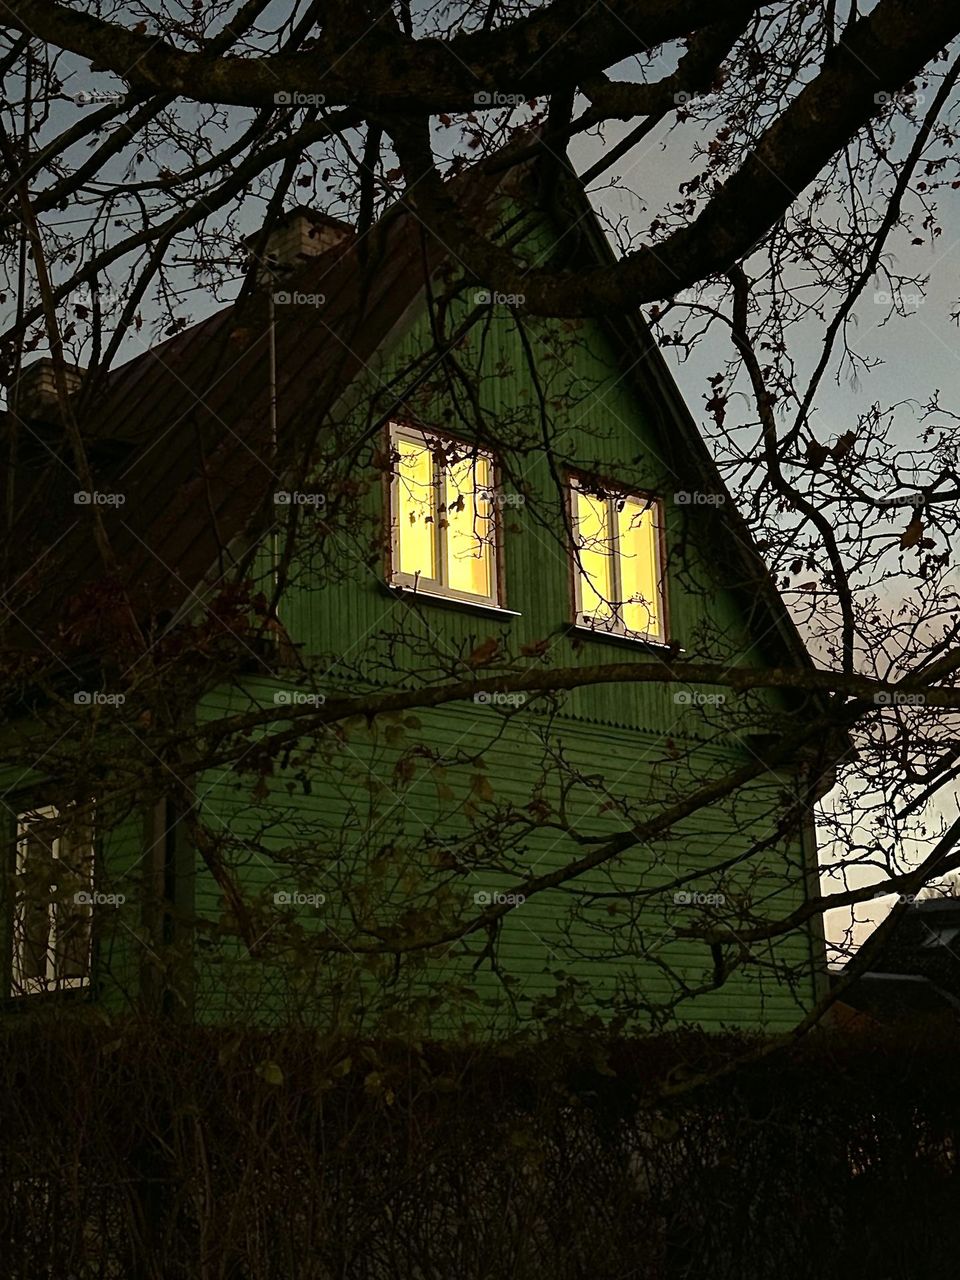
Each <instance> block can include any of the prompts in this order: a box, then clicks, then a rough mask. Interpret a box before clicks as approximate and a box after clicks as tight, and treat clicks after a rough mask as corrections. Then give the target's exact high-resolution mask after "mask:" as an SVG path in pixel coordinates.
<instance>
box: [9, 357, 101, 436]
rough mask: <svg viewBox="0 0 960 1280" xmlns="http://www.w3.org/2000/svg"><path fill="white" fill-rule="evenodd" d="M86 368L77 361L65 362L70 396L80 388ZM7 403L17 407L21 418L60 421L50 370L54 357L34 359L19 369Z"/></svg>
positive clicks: (55, 391)
mask: <svg viewBox="0 0 960 1280" xmlns="http://www.w3.org/2000/svg"><path fill="white" fill-rule="evenodd" d="M86 372H87V371H86V369H83V368H81V367H80V365H77V364H68V365H65V366H64V373H65V375H66V380H67V390H68V392H69V394H70V395H71V397H72V396H74V395H76V393H77V392H78V391H79V390H80V387H81V384H82V383H83V378H84V374H85V373H86ZM8 403H9V405H10V408H11V409H16V411H17V415H18V416H19V417H20V418H22V419H23V421H24V422H36V423H45V424H47V425H49V426H58V425H60V424H61V413H60V402H59V400H58V399H57V380H56V377H55V376H54V372H53V361H52V360H51V359H50V357H49V356H43V357H42V359H40V360H34V361H33V363H32V364H28V365H27V366H26V368H24V369H21V370H20V376H19V377H18V378H17V380H16V382H14V383H13V384H12V385H11V387H10V392H9V397H8Z"/></svg>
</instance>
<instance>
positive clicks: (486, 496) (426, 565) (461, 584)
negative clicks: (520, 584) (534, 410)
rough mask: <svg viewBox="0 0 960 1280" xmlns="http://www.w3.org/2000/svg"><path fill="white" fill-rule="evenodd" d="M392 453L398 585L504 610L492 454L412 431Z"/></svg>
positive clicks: (400, 432) (396, 438) (398, 433)
mask: <svg viewBox="0 0 960 1280" xmlns="http://www.w3.org/2000/svg"><path fill="white" fill-rule="evenodd" d="M391 445H392V450H393V479H392V485H391V523H392V533H393V572H392V580H393V583H394V584H395V585H397V586H407V587H413V588H415V589H417V590H422V591H424V592H428V593H432V594H436V595H444V596H450V597H452V598H453V599H458V600H473V601H479V602H482V603H487V604H496V603H497V601H498V587H497V562H496V520H495V517H494V510H493V502H492V493H491V489H492V486H493V483H494V475H493V459H492V458H491V456H490V454H488V453H484V452H482V451H481V450H477V449H474V448H473V447H472V446H470V445H466V444H463V443H461V442H460V441H455V440H452V439H450V438H449V437H445V436H438V435H436V434H433V433H431V432H429V431H419V430H416V429H414V428H410V427H399V426H394V428H393V430H392V432H391Z"/></svg>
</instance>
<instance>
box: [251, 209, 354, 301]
mask: <svg viewBox="0 0 960 1280" xmlns="http://www.w3.org/2000/svg"><path fill="white" fill-rule="evenodd" d="M260 234H261V233H260V232H259V231H257V232H254V234H253V235H251V236H247V237H246V238H245V239H244V242H243V243H244V246H245V248H246V251H247V257H248V259H249V260H250V261H251V262H252V260H253V253H254V248H255V246H256V244H257V241H258V240H259V239H260ZM352 235H353V227H351V226H350V225H349V224H348V223H346V222H340V221H339V220H338V219H337V218H331V217H330V215H329V214H326V213H319V212H318V211H317V210H316V209H308V208H305V207H304V206H302V205H298V206H297V207H296V208H295V209H288V210H287V211H286V213H283V214H281V216H280V217H279V218H277V220H276V221H275V222H274V224H273V226H272V228H271V230H270V234H269V235H268V236H267V240H266V244H265V245H264V246H263V248H262V250H261V256H260V262H259V263H258V265H257V275H256V281H257V284H258V285H260V286H264V285H269V284H275V283H278V282H279V281H282V280H284V279H286V278H287V276H289V275H292V274H293V272H294V271H296V270H297V269H298V268H299V267H302V266H303V264H304V263H305V262H306V260H307V259H308V258H315V257H317V256H318V255H319V254H321V253H326V252H327V250H328V249H332V248H333V247H334V245H337V244H341V243H343V241H345V240H347V239H348V238H349V237H351V236H352Z"/></svg>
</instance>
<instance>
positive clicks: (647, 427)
mask: <svg viewBox="0 0 960 1280" xmlns="http://www.w3.org/2000/svg"><path fill="white" fill-rule="evenodd" d="M456 190H457V191H458V193H459V198H460V199H462V201H463V203H464V206H465V207H468V208H470V209H471V210H472V213H473V216H475V217H478V218H480V219H483V220H485V222H486V224H487V226H488V228H489V230H490V231H491V233H492V234H496V235H498V236H500V237H501V238H502V240H503V241H504V242H505V243H506V242H509V243H510V244H511V245H512V246H513V247H514V251H515V252H517V253H518V254H521V255H525V256H526V258H527V260H528V261H529V262H530V263H531V264H533V263H537V262H542V261H546V260H549V261H553V262H555V263H559V264H560V265H563V266H567V267H569V268H570V269H575V268H576V267H577V265H578V264H580V263H583V262H597V261H600V262H602V261H605V260H607V258H608V256H609V250H608V248H607V245H606V241H605V239H604V237H603V235H602V233H601V232H600V230H599V228H598V226H597V224H596V222H595V219H594V216H593V214H592V213H591V212H590V210H589V208H588V206H587V205H586V202H585V201H584V200H583V197H582V196H580V195H578V194H577V193H576V192H573V193H571V192H565V194H564V198H563V201H562V204H559V205H558V202H557V196H556V191H555V190H554V189H551V193H545V192H544V191H543V190H541V189H540V188H539V187H538V185H537V179H536V173H535V172H529V171H528V172H526V173H525V174H524V176H523V178H522V179H521V180H517V179H516V178H514V179H513V180H511V182H510V183H508V184H505V185H503V186H501V187H499V188H493V187H491V186H490V184H489V183H486V184H484V183H483V182H480V181H476V180H471V179H470V178H469V177H467V178H465V179H460V180H458V182H457V184H456ZM248 248H249V251H250V255H251V263H252V265H251V267H250V271H249V275H248V284H247V288H246V289H245V292H244V295H243V296H242V298H241V301H240V302H239V303H238V304H237V305H235V306H234V305H231V306H228V307H225V308H223V309H221V310H219V311H218V312H216V313H215V314H214V315H212V316H211V317H210V318H208V319H206V320H203V321H201V322H200V323H199V324H196V325H194V326H193V327H191V328H186V329H184V330H183V331H181V332H179V333H176V334H175V335H174V336H172V337H170V338H169V339H168V340H166V341H164V342H162V343H160V344H159V345H156V346H152V347H150V348H149V349H146V348H145V350H144V352H143V354H141V355H139V356H136V357H135V358H134V359H132V360H130V361H129V362H128V363H127V364H126V365H124V366H123V367H121V368H120V369H118V370H117V371H116V372H115V373H113V374H111V375H110V376H109V377H108V378H107V379H106V380H105V381H104V382H102V383H100V384H99V385H97V384H95V383H94V384H91V383H90V381H89V380H87V379H84V377H83V375H82V373H81V372H80V371H78V370H70V371H68V372H69V374H70V377H71V379H72V385H74V386H75V388H76V394H75V396H74V397H73V398H72V402H73V401H75V402H76V414H77V418H78V420H79V421H80V423H81V426H82V429H83V432H84V436H85V439H86V440H87V441H88V446H89V457H90V465H91V468H92V477H93V481H92V482H93V488H88V487H87V485H85V484H83V483H82V482H81V480H80V479H79V478H78V473H77V467H76V465H75V461H74V460H73V458H72V455H71V454H70V451H69V448H68V447H67V446H66V444H65V443H64V439H65V429H64V424H63V422H62V418H61V416H60V415H59V411H58V410H57V409H56V407H55V406H54V405H53V403H52V401H51V396H50V384H49V380H50V376H51V374H50V368H49V364H48V362H40V363H39V364H36V365H34V366H32V368H29V369H28V370H27V371H26V373H25V374H24V376H23V378H22V380H21V388H20V396H19V404H18V421H17V424H16V425H17V429H18V430H19V432H20V437H19V438H20V442H21V444H20V453H19V458H20V460H21V461H20V463H19V465H18V468H17V470H16V472H15V474H14V475H13V486H12V492H13V493H14V495H15V496H14V501H15V503H16V519H15V520H14V522H13V528H14V530H15V533H16V552H15V554H13V555H10V554H8V555H7V564H6V569H5V595H4V601H5V607H6V610H7V612H6V616H5V618H4V625H3V654H4V660H5V661H6V663H7V669H8V673H9V680H8V686H9V688H10V690H12V692H11V694H10V696H9V698H8V702H7V712H6V723H5V726H4V738H3V743H4V754H3V760H4V769H5V772H4V790H3V799H4V804H5V806H6V808H5V813H6V817H7V824H8V840H7V848H8V851H9V852H8V861H7V875H6V877H5V880H4V887H5V897H4V913H3V928H2V938H3V951H2V954H0V980H2V982H3V989H4V993H5V997H6V998H5V1003H4V1008H5V1010H6V1011H7V1013H8V1014H16V1015H18V1016H19V1015H20V1014H22V1013H23V1012H24V1011H25V1010H32V1009H40V1008H42V1009H49V1008H50V1006H51V1005H52V1006H53V1007H54V1008H59V1007H60V1003H61V1002H65V1001H72V1002H78V1003H80V1004H83V1005H86V1004H87V1003H91V1002H92V1003H93V1004H95V1005H100V1006H103V1007H106V1008H107V1009H110V1010H118V1011H119V1010H125V1009H134V1008H139V1007H143V1006H144V1005H146V1006H147V1007H156V1008H162V1009H164V1010H166V1011H168V1012H170V1013H173V1014H177V1015H179V1016H186V1017H197V1018H207V1019H222V1020H227V1021H261V1020H289V1019H294V1020H304V1019H305V1020H308V1021H310V1022H312V1023H316V1024H317V1025H319V1026H320V1027H321V1028H323V1029H325V1030H328V1029H333V1028H340V1029H350V1030H354V1031H355V1030H360V1031H363V1032H373V1031H381V1030H386V1031H388V1032H398V1031H404V1032H409V1030H410V1029H411V1028H412V1027H415V1028H416V1029H418V1030H422V1031H423V1033H425V1034H442V1035H445V1034H451V1033H455V1034H461V1033H465V1034H471V1035H478V1034H484V1035H486V1034H491V1033H493V1034H501V1033H509V1032H511V1031H513V1030H515V1029H517V1028H520V1027H526V1028H530V1027H534V1028H536V1027H538V1026H542V1025H545V1024H546V1023H547V1022H548V1021H549V1020H551V1019H555V1018H559V1019H566V1020H569V1019H571V1018H573V1019H584V1018H594V1017H603V1018H607V1019H613V1018H622V1019H625V1020H626V1022H627V1023H628V1024H630V1025H632V1026H644V1027H645V1026H655V1027H661V1026H673V1025H678V1024H681V1023H691V1022H692V1023H698V1024H700V1025H703V1026H705V1027H711V1028H719V1027H722V1026H738V1027H751V1028H761V1029H782V1028H784V1027H786V1026H788V1025H790V1024H791V1023H793V1022H795V1021H796V1020H798V1019H799V1018H800V1017H801V1016H802V1015H803V1013H804V1012H805V1011H806V1010H808V1009H809V1008H810V1006H811V1005H812V1003H813V1002H814V1001H815V999H816V997H817V993H818V991H819V990H820V983H821V981H822V975H823V947H822V939H821V937H820V935H819V933H818V931H817V929H816V927H815V926H814V925H811V924H804V925H803V926H800V927H798V928H797V929H795V930H794V931H793V932H791V933H789V934H787V935H786V936H784V937H783V938H780V939H777V940H776V941H774V942H764V943H762V944H752V943H743V942H741V941H740V940H739V932H742V931H743V929H744V928H745V927H747V926H749V925H752V924H755V923H756V922H758V921H762V920H767V919H775V918H779V917H780V916H783V915H786V914H787V913H788V912H789V911H791V910H793V909H795V908H796V907H797V906H798V905H800V904H801V903H802V902H803V900H804V898H805V897H806V896H807V895H808V894H810V893H811V892H815V890H816V881H817V855H816V845H815V831H814V826H813V821H812V818H811V803H812V799H813V797H814V796H815V794H816V792H817V790H818V788H819V787H820V786H821V785H822V781H821V780H822V778H823V777H824V776H825V774H826V770H827V768H828V765H829V760H828V758H827V756H826V753H825V752H823V753H821V754H820V755H819V756H818V755H817V753H811V754H809V755H808V756H807V757H804V761H803V765H802V768H798V767H797V766H796V765H792V766H790V767H784V766H782V765H778V764H777V763H776V759H777V757H776V756H775V755H774V754H773V747H772V744H775V743H776V742H777V740H778V738H779V736H780V735H781V734H782V733H783V732H784V727H785V726H790V725H803V724H804V723H805V722H807V721H810V720H812V718H813V717H814V716H815V715H816V714H817V712H818V707H817V704H816V703H815V702H813V701H804V700H803V699H801V698H798V697H796V696H794V695H791V694H788V693H780V692H777V693H773V692H770V693H760V694H757V695H755V696H751V697H746V696H743V697H740V698H734V697H733V696H732V695H730V694H729V691H727V693H726V694H725V693H724V690H723V689H722V688H720V687H712V688H709V687H702V688H701V687H697V686H690V685H686V684H682V683H681V684H678V683H661V682H656V681H646V682H640V683H633V682H631V681H630V680H629V679H627V678H625V676H628V675H629V674H630V672H632V671H633V670H634V669H635V668H637V667H644V668H647V669H649V668H651V667H656V668H658V669H660V670H664V669H668V668H669V667H670V666H671V664H675V663H676V662H678V661H684V662H687V661H709V662H719V663H725V664H732V665H736V664H743V665H745V666H753V667H756V666H763V665H765V664H774V665H792V666H794V667H796V666H797V665H801V666H802V665H808V664H809V659H808V658H807V656H806V654H805V652H804V648H803V645H802V643H801V641H800V638H799V637H798V635H797V633H796V631H795V629H794V627H793V625H792V623H791V621H790V618H789V616H788V615H787V612H786V610H785V608H784V606H783V603H782V601H781V600H780V598H779V596H778V594H777V591H776V589H775V587H774V585H773V583H772V582H771V580H770V578H769V576H768V574H767V572H766V570H765V568H764V566H763V563H762V561H761V559H760V556H759V555H758V553H757V550H756V548H755V547H754V546H753V544H752V542H751V540H750V537H749V534H748V533H747V530H746V527H745V525H744V523H743V521H742V520H741V518H740V517H739V515H738V513H737V511H736V510H735V508H734V507H733V505H732V503H731V502H730V501H729V499H728V496H727V494H726V491H725V489H724V487H723V485H722V483H721V481H720V478H719V476H718V474H717V471H716V469H715V467H714V465H713V463H712V461H711V458H710V454H709V451H708V449H707V447H706V445H705V443H704V441H703V438H702V436H701V433H700V431H699V430H698V427H697V425H696V423H695V421H694V420H693V418H692V417H691V415H690V413H689V411H688V410H687V408H686V407H685V406H684V404H683V402H682V400H681V397H680V395H679V393H678V391H677V388H676V386H675V384H674V382H673V379H672V377H671V376H670V374H669V372H668V370H667V368H666V365H665V363H664V361H663V359H662V357H661V355H660V353H659V351H658V349H657V347H656V345H655V343H654V341H653V340H652V338H651V335H650V332H649V331H648V329H647V328H646V326H645V324H644V323H643V321H642V319H641V318H640V316H639V315H635V316H630V317H628V318H626V319H623V318H617V319H614V320H610V321H602V320H589V321H578V322H568V321H565V322H560V321H541V320H536V319H533V318H531V317H528V316H525V315H524V314H523V312H522V309H521V308H520V307H518V306H517V301H518V300H516V299H502V298H500V297H498V296H497V295H495V294H494V295H491V294H490V293H489V291H486V290H484V288H483V287H482V285H478V284H477V283H476V282H470V281H465V280H464V279H463V278H462V276H461V274H460V273H459V269H458V265H457V263H456V260H455V258H454V257H453V256H452V255H451V254H449V253H448V252H447V251H446V250H445V249H444V247H443V246H438V245H436V244H434V243H432V242H431V241H430V239H429V237H427V236H426V234H425V233H424V231H423V229H422V227H421V226H420V225H419V223H418V221H417V219H416V217H415V216H413V215H411V214H410V213H409V212H405V211H403V210H400V209H397V210H392V211H390V212H389V213H388V214H387V215H385V216H384V218H382V219H381V221H380V222H379V223H378V224H376V226H375V227H374V228H373V229H372V230H371V231H369V232H368V233H366V234H365V235H363V236H357V235H356V234H355V233H354V232H353V230H352V229H350V228H348V227H345V226H343V225H341V224H338V223H336V222H334V221H332V220H331V219H329V218H325V217H323V216H320V215H315V214H313V213H311V212H310V211H309V210H303V209H294V210H291V211H290V212H289V213H288V214H287V215H285V217H284V218H282V219H281V220H280V221H279V223H278V224H277V225H275V226H274V228H273V230H272V232H271V235H270V237H269V238H264V237H263V236H261V237H252V238H251V241H250V244H249V246H248ZM98 530H99V531H98ZM104 543H107V544H109V550H108V551H104ZM27 566H29V572H26V573H25V572H24V570H25V568H26V567H27ZM601 668H603V669H604V670H601ZM614 668H615V669H616V673H617V674H616V675H613V674H611V670H612V669H614ZM553 672H562V673H565V674H564V676H563V679H562V680H559V679H558V680H557V681H556V682H555V683H551V681H552V679H553V677H552V674H551V673H553ZM571 673H572V674H571ZM578 673H579V675H578ZM581 679H582V681H583V682H582V683H581ZM345 710H346V711H349V712H350V714H349V715H348V716H346V718H345V717H344V711H345ZM737 771H738V772H737ZM731 772H736V776H737V777H738V778H739V779H740V782H739V783H738V785H736V786H733V787H731V786H729V785H727V783H725V782H724V780H725V779H729V777H730V775H731ZM711 788H712V789H713V790H712V791H711ZM706 924H709V925H711V926H713V927H714V928H720V929H721V930H724V931H726V933H725V937H728V939H729V940H728V941H724V942H722V943H718V942H717V941H716V938H714V939H713V941H711V942H709V943H708V942H706V941H704V940H703V939H702V938H701V937H699V936H698V932H697V931H698V928H699V926H702V925H706Z"/></svg>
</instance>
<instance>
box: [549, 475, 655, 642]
mask: <svg viewBox="0 0 960 1280" xmlns="http://www.w3.org/2000/svg"><path fill="white" fill-rule="evenodd" d="M570 506H571V520H572V526H573V537H574V596H575V600H574V607H575V610H576V623H577V625H578V626H582V627H590V628H591V629H593V630H596V631H602V632H606V633H611V634H614V635H622V636H628V637H630V638H634V639H638V640H653V641H659V642H661V643H662V642H665V641H666V639H667V621H666V595H665V591H664V580H663V551H662V538H663V508H662V504H661V503H660V501H659V500H658V499H657V498H653V497H650V496H648V495H645V494H639V493H624V492H610V491H608V490H606V489H604V488H601V487H598V486H595V485H592V484H588V483H587V482H586V481H585V480H581V479H578V478H574V479H573V480H572V481H571V486H570Z"/></svg>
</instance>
